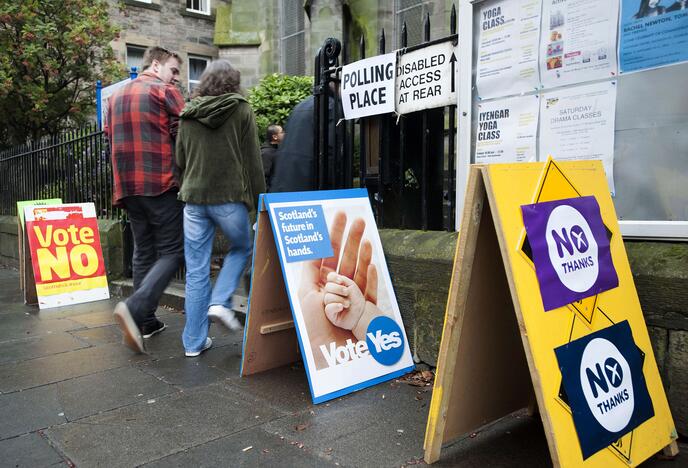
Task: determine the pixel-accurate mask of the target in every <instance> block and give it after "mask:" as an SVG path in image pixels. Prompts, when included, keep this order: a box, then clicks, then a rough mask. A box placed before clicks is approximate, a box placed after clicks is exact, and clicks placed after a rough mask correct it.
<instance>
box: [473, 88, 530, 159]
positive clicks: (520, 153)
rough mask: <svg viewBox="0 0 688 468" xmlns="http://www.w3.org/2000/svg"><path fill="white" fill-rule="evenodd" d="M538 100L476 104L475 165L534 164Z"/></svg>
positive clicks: (503, 100)
mask: <svg viewBox="0 0 688 468" xmlns="http://www.w3.org/2000/svg"><path fill="white" fill-rule="evenodd" d="M538 99H539V97H538V96H537V95H534V96H522V97H514V98H510V99H498V100H496V101H487V102H481V103H479V104H478V128H477V129H476V134H475V135H476V136H475V162H476V164H488V163H508V162H524V161H525V162H532V161H535V159H536V156H537V139H536V136H537V127H538V112H539V111H540V105H539V102H538Z"/></svg>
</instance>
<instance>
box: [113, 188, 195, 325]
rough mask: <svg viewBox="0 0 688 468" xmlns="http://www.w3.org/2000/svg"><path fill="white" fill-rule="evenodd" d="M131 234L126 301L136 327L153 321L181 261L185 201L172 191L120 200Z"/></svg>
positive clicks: (182, 256)
mask: <svg viewBox="0 0 688 468" xmlns="http://www.w3.org/2000/svg"><path fill="white" fill-rule="evenodd" d="M123 203H124V206H125V208H126V209H127V214H128V215H129V222H130V223H131V231H132V234H133V236H134V258H133V262H132V263H133V265H132V270H133V275H134V294H133V295H132V296H131V297H129V298H128V299H127V300H126V303H127V307H129V311H130V312H131V315H132V317H133V319H134V321H135V322H136V324H137V325H138V326H139V328H142V327H150V326H152V325H154V324H155V322H156V320H157V319H156V318H155V309H157V308H158V302H159V301H160V297H161V296H162V293H163V292H164V291H165V288H166V287H167V285H168V284H169V283H170V280H171V279H172V277H173V276H174V273H175V272H176V271H177V269H178V268H179V265H181V263H182V261H183V260H184V228H183V207H184V204H183V203H182V202H181V201H179V200H177V191H176V190H172V191H168V192H165V193H163V194H161V195H158V196H155V197H144V196H131V197H127V198H125V199H124V200H123Z"/></svg>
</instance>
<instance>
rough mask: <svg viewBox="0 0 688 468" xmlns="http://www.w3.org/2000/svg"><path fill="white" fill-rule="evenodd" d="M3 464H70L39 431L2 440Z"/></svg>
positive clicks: (31, 466) (37, 466)
mask: <svg viewBox="0 0 688 468" xmlns="http://www.w3.org/2000/svg"><path fill="white" fill-rule="evenodd" d="M0 453H1V454H2V460H1V461H0V464H1V465H2V466H13V467H26V468H43V467H58V466H68V465H67V463H66V462H65V461H64V460H63V458H62V457H61V456H60V454H59V453H57V451H55V449H53V448H52V447H51V446H50V444H48V441H47V440H45V439H44V438H43V437H41V435H40V434H39V433H37V432H34V433H32V434H27V435H23V436H20V437H14V438H12V439H6V440H0Z"/></svg>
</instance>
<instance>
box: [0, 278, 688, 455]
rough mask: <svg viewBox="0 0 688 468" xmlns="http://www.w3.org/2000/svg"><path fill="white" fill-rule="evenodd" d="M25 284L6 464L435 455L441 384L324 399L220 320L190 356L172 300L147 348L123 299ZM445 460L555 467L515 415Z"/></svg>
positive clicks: (11, 355) (534, 427) (1, 289)
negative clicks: (254, 361)
mask: <svg viewBox="0 0 688 468" xmlns="http://www.w3.org/2000/svg"><path fill="white" fill-rule="evenodd" d="M18 286H19V276H18V273H17V272H16V271H14V270H8V269H0V304H1V305H0V466H28V467H43V466H74V465H75V466H77V467H96V466H102V467H117V466H147V467H148V466H159V467H176V466H180V467H181V466H194V467H197V466H264V465H267V466H298V467H304V466H305V467H308V466H402V465H415V464H419V463H420V464H422V461H421V460H422V455H423V448H422V445H423V436H424V432H425V423H426V418H427V411H428V405H429V402H430V396H431V392H430V387H414V386H411V385H408V384H406V383H403V382H399V381H392V382H387V383H383V384H380V385H377V386H375V387H373V388H370V389H367V390H364V391H361V392H358V393H355V394H352V395H348V396H345V397H342V398H339V399H337V400H334V401H331V402H329V403H324V404H320V405H317V406H315V405H313V404H312V403H311V399H310V394H309V391H308V382H307V378H306V374H305V371H304V370H303V366H302V365H301V364H295V365H293V366H287V367H284V368H280V369H277V370H274V371H270V372H266V373H263V374H260V375H257V376H252V377H249V378H240V377H239V366H240V358H241V339H242V335H241V334H240V333H224V332H220V331H219V330H218V329H217V328H215V327H214V326H213V327H212V328H211V336H213V340H214V346H213V348H212V349H211V350H209V351H208V352H206V353H204V354H202V355H201V356H200V357H198V358H186V357H184V356H183V349H182V346H181V340H180V334H181V329H182V327H183V323H184V317H183V315H182V314H181V313H179V312H177V311H174V310H171V309H159V310H158V315H159V316H160V318H161V319H162V320H163V321H164V322H166V323H167V324H168V327H169V328H168V329H167V330H165V331H164V332H163V333H162V334H160V335H158V336H156V337H153V338H151V339H150V340H147V343H148V349H149V351H150V354H149V355H135V354H133V353H132V352H131V351H129V350H128V349H127V348H125V347H124V346H122V345H121V344H120V339H121V336H120V333H119V330H118V329H117V326H116V325H115V324H114V322H113V319H112V313H111V312H112V309H113V307H114V305H115V303H116V302H117V300H116V299H112V300H110V301H101V302H95V303H89V304H82V305H79V306H71V307H64V308H59V309H50V310H44V311H39V310H38V309H37V308H36V307H30V306H25V305H23V303H22V300H21V297H20V293H19V288H18ZM683 448H684V449H685V447H683ZM685 461H686V457H685V456H683V457H682V458H680V459H679V460H676V461H674V463H671V464H670V462H659V461H652V463H651V464H650V465H651V466H665V465H666V466H671V467H678V466H680V465H681V462H683V463H685ZM676 462H678V463H676ZM437 466H466V467H484V466H528V467H536V466H551V463H550V461H549V455H548V451H547V445H546V442H545V439H544V435H543V432H542V427H541V424H540V423H539V421H538V420H537V419H532V418H528V417H526V416H520V417H519V416H514V417H510V418H507V419H505V420H504V421H501V422H500V423H498V424H495V425H493V426H492V427H490V428H489V429H486V430H484V431H481V432H479V433H478V434H477V435H474V437H467V438H465V439H463V440H461V441H459V442H457V443H455V444H453V445H452V446H451V447H449V448H447V449H446V450H445V451H444V452H443V458H442V462H441V463H439V464H437ZM683 466H685V465H683Z"/></svg>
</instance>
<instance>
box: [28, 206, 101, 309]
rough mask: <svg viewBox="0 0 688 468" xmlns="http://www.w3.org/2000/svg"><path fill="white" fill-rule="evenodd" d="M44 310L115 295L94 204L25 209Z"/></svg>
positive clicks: (37, 286) (39, 304) (37, 287)
mask: <svg viewBox="0 0 688 468" xmlns="http://www.w3.org/2000/svg"><path fill="white" fill-rule="evenodd" d="M24 215H25V218H26V233H27V237H28V241H29V247H30V249H31V262H32V265H33V271H34V277H35V281H36V294H37V295H38V306H39V307H40V308H41V309H46V308H50V307H59V306H64V305H70V304H80V303H82V302H90V301H97V300H101V299H107V298H109V297H110V294H109V290H108V284H107V277H106V275H105V262H104V261H103V253H102V250H101V246H100V236H99V233H98V220H97V218H96V214H95V206H94V205H93V203H74V204H63V205H50V206H28V207H26V208H25V211H24Z"/></svg>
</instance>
